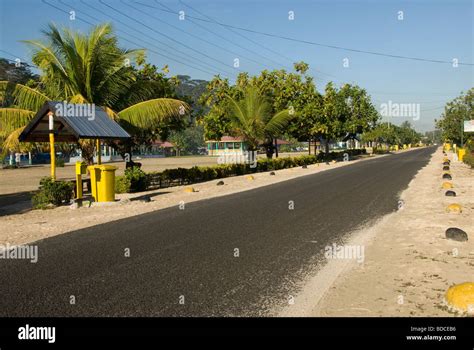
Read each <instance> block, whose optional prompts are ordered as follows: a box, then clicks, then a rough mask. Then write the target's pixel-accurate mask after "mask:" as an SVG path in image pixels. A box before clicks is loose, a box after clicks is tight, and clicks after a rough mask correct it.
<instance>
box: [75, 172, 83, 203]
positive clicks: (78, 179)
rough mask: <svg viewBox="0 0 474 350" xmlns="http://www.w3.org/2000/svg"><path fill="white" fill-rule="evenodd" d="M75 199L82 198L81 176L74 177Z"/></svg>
mask: <svg viewBox="0 0 474 350" xmlns="http://www.w3.org/2000/svg"><path fill="white" fill-rule="evenodd" d="M76 198H77V199H81V198H82V175H81V174H77V175H76Z"/></svg>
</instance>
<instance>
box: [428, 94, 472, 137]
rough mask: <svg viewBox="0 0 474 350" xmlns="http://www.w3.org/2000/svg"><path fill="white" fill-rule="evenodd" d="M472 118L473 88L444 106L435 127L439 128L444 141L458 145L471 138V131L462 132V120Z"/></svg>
mask: <svg viewBox="0 0 474 350" xmlns="http://www.w3.org/2000/svg"><path fill="white" fill-rule="evenodd" d="M473 119H474V88H471V89H469V91H467V92H466V93H461V95H460V96H458V97H456V98H455V99H454V100H452V101H450V102H448V103H447V104H446V106H445V107H444V112H443V114H442V115H441V119H439V120H438V121H437V122H436V127H437V128H438V129H440V130H441V134H442V138H443V140H444V141H451V142H454V143H456V144H458V145H460V144H461V141H464V142H466V141H467V140H469V139H471V140H472V139H473V135H472V133H471V134H469V133H462V132H461V130H462V123H463V121H464V120H473Z"/></svg>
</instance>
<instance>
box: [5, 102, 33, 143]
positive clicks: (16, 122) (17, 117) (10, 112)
mask: <svg viewBox="0 0 474 350" xmlns="http://www.w3.org/2000/svg"><path fill="white" fill-rule="evenodd" d="M34 115H35V113H34V112H32V111H29V110H25V109H20V108H0V135H1V136H7V135H8V134H9V133H11V132H12V131H13V130H15V129H18V128H23V127H25V126H26V125H27V124H28V123H29V121H30V120H31V119H32V118H33V116H34Z"/></svg>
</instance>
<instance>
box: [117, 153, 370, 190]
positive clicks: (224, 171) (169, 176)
mask: <svg viewBox="0 0 474 350" xmlns="http://www.w3.org/2000/svg"><path fill="white" fill-rule="evenodd" d="M344 153H347V154H348V155H349V156H350V157H353V156H357V155H361V154H365V153H366V151H365V149H354V150H346V151H343V152H331V153H330V154H329V155H328V157H325V154H324V153H320V154H318V156H315V155H305V156H299V157H284V158H274V159H268V158H263V159H258V160H257V166H256V167H255V168H251V167H250V165H249V164H220V165H217V166H208V167H202V166H194V167H192V168H189V169H188V168H176V169H166V170H164V171H162V172H151V173H147V174H146V183H147V189H156V188H164V187H170V186H179V185H188V184H192V183H197V182H203V181H210V180H215V179H221V178H225V177H231V176H239V175H245V174H252V173H257V172H264V171H272V170H280V169H286V168H293V167H297V166H303V165H310V164H315V163H319V162H323V161H331V160H343V159H344ZM119 178H120V177H119ZM116 181H118V182H119V184H120V182H121V181H124V180H122V179H119V180H116ZM116 184H117V182H116ZM119 184H118V185H119ZM124 187H125V186H124ZM116 188H117V185H116ZM122 188H123V187H122Z"/></svg>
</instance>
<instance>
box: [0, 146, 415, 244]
mask: <svg viewBox="0 0 474 350" xmlns="http://www.w3.org/2000/svg"><path fill="white" fill-rule="evenodd" d="M408 151H410V150H405V151H401V152H408ZM386 156H390V155H375V156H372V157H367V158H362V159H358V160H354V161H351V162H338V163H334V164H332V163H331V164H329V165H327V164H313V165H309V166H308V168H307V169H303V168H301V167H298V168H291V169H282V170H278V171H276V172H275V173H276V175H275V176H270V175H269V172H264V173H257V174H255V175H253V176H254V180H248V179H247V177H246V176H235V177H230V178H225V179H222V180H223V181H224V183H225V184H224V185H223V186H216V183H217V182H218V181H219V180H213V181H209V182H203V183H199V184H195V185H192V187H194V189H195V190H196V191H197V192H193V193H187V192H185V191H184V188H185V187H190V186H177V187H170V188H164V189H160V190H154V191H148V192H140V193H138V194H119V195H117V196H116V197H117V199H120V201H117V202H116V203H113V204H110V205H97V206H92V207H91V208H86V207H83V208H79V209H71V208H70V207H67V206H65V207H59V208H55V209H49V210H32V211H28V212H26V213H23V214H14V215H7V216H2V217H0V226H1V227H2V230H1V232H0V244H1V245H6V244H7V243H8V244H11V245H15V244H25V243H30V242H34V241H38V240H41V239H45V238H47V237H52V236H56V235H60V234H63V233H66V232H70V231H74V230H78V229H81V228H86V227H90V226H94V225H98V224H102V223H106V222H110V221H114V220H118V219H123V218H126V217H131V216H136V215H140V214H144V213H149V212H152V211H155V210H159V209H163V208H168V207H172V206H176V207H178V206H179V205H180V203H181V202H183V203H185V204H186V203H190V202H194V201H198V200H203V199H208V198H213V197H218V196H224V195H227V194H232V193H236V192H241V191H247V190H251V189H254V188H257V187H261V186H267V185H271V184H274V183H277V182H280V181H285V180H290V179H293V178H296V177H299V176H305V175H310V174H315V173H318V172H321V171H326V170H329V169H334V168H338V167H341V166H350V165H351V164H355V163H357V162H363V161H368V160H370V159H373V158H376V157H386ZM144 195H150V197H151V200H152V201H151V202H149V203H144V202H142V201H130V199H132V198H133V197H141V196H144ZM97 233H98V234H100V232H97Z"/></svg>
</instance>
